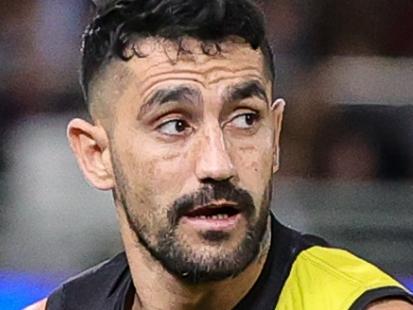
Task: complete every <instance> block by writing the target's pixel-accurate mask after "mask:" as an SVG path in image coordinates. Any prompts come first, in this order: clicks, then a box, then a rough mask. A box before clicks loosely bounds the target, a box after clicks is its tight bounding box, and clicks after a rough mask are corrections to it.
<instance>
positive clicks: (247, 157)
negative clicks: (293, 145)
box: [231, 136, 273, 200]
mask: <svg viewBox="0 0 413 310" xmlns="http://www.w3.org/2000/svg"><path fill="white" fill-rule="evenodd" d="M231 152H232V154H234V155H233V157H232V158H233V160H234V164H235V166H236V169H237V173H238V176H239V179H240V186H241V187H244V188H245V189H247V190H248V191H250V192H251V193H252V194H253V195H254V196H255V197H254V200H256V199H257V198H259V199H261V197H262V194H263V193H264V191H265V189H266V187H267V185H268V182H269V181H270V178H271V176H272V164H273V143H272V139H271V136H268V137H263V136H261V137H257V138H256V139H251V141H244V142H242V143H233V144H232V148H231Z"/></svg>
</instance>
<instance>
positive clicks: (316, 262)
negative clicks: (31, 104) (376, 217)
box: [33, 0, 413, 310]
mask: <svg viewBox="0 0 413 310" xmlns="http://www.w3.org/2000/svg"><path fill="white" fill-rule="evenodd" d="M273 80H274V70H273V63H272V56H271V51H270V49H269V47H268V42H267V40H266V38H265V34H264V27H263V19H262V15H261V13H260V12H259V10H258V9H257V8H256V6H255V5H254V4H253V3H252V2H250V1H249V0H211V1H199V0H198V1H197V0H165V1H161V0H136V1H134V0H129V1H126V0H125V1H106V2H105V3H98V15H97V16H96V18H95V19H94V20H93V22H92V23H91V25H90V26H89V28H88V30H87V31H86V33H85V36H84V45H83V63H82V86H83V90H84V94H85V98H86V101H87V103H88V105H89V110H90V112H91V115H92V119H93V122H91V123H90V122H87V121H85V120H81V119H74V120H73V121H71V122H70V124H69V126H68V137H69V140H70V144H71V147H72V149H73V151H74V153H75V155H76V157H77V159H78V163H79V165H80V168H81V169H82V171H83V173H84V174H85V176H86V178H87V179H88V181H89V182H90V183H92V184H93V185H94V186H95V187H96V188H98V189H101V190H112V192H113V195H114V201H115V205H116V210H117V215H118V220H119V224H120V231H121V236H122V239H123V243H124V247H125V253H126V254H123V253H122V254H119V255H118V256H116V257H115V258H113V259H112V260H109V261H107V262H104V263H103V264H101V265H99V266H97V267H95V268H93V269H91V270H88V271H86V272H85V273H83V274H81V275H79V276H77V277H75V278H73V279H71V280H69V281H68V282H66V283H65V284H63V285H62V286H61V287H60V288H58V289H57V290H56V291H55V292H54V293H52V294H51V295H50V296H49V297H48V299H46V300H43V301H42V302H40V303H38V304H36V305H34V306H33V308H34V309H44V308H47V309H51V310H54V309H275V308H277V309H332V310H334V309H349V308H351V309H365V308H367V307H369V309H413V306H412V304H411V302H412V300H413V299H412V298H411V296H410V295H409V293H408V292H407V290H406V289H405V288H403V287H402V286H401V285H400V284H399V283H397V282H396V281H395V280H393V279H392V278H391V277H389V276H388V275H386V274H385V273H383V272H381V271H380V270H379V269H377V268H376V267H374V266H372V265H370V264H369V263H367V262H365V261H363V260H361V259H359V258H357V257H355V256H353V255H352V254H350V253H348V252H346V251H343V250H339V249H333V248H329V247H328V246H327V245H326V244H325V242H324V241H322V240H321V239H319V238H317V237H313V236H308V235H302V234H300V233H298V232H295V231H293V230H291V229H288V228H286V227H284V226H282V225H281V224H279V223H278V222H277V221H276V219H275V218H274V216H273V215H272V214H271V213H270V211H269V205H270V200H271V188H272V175H273V173H274V172H276V171H277V170H278V167H279V164H278V158H279V135H280V131H281V121H282V113H283V109H284V101H283V100H281V99H278V100H272V98H273V89H272V85H273Z"/></svg>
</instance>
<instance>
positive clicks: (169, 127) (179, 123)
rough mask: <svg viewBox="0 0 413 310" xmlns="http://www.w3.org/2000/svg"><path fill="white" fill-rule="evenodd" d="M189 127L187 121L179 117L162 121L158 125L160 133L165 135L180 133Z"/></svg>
mask: <svg viewBox="0 0 413 310" xmlns="http://www.w3.org/2000/svg"><path fill="white" fill-rule="evenodd" d="M188 128H189V125H188V123H187V122H185V121H183V120H179V119H174V120H170V121H167V122H165V123H163V124H162V125H161V126H159V127H158V130H159V131H160V132H161V133H164V134H167V135H171V136H173V135H181V134H182V133H183V132H185V130H187V129H188Z"/></svg>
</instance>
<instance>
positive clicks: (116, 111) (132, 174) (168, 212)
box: [108, 38, 280, 283]
mask: <svg viewBox="0 0 413 310" xmlns="http://www.w3.org/2000/svg"><path fill="white" fill-rule="evenodd" d="M185 45H186V48H185V49H186V50H189V51H190V53H180V56H179V57H177V49H176V46H174V45H173V44H172V43H171V42H170V41H165V40H160V39H153V38H152V39H145V40H141V41H139V44H138V45H137V48H138V49H139V52H140V53H143V54H145V57H133V58H132V59H131V60H130V61H128V62H122V63H121V64H118V65H119V66H121V67H122V68H123V69H122V70H123V71H124V72H123V74H124V76H123V78H122V82H120V84H119V85H115V86H113V93H116V94H117V98H116V99H115V100H114V102H113V103H111V106H112V107H113V108H112V111H113V115H114V116H113V120H112V126H111V127H112V128H111V129H110V134H109V136H110V150H111V159H112V164H113V169H114V174H115V179H116V186H115V193H116V197H117V198H118V200H119V202H121V204H122V206H123V208H124V209H125V211H126V214H127V219H128V224H129V226H130V229H132V231H133V232H134V233H135V234H136V236H137V240H139V242H141V244H143V245H144V246H145V247H146V248H147V250H149V252H150V253H151V254H152V256H153V257H154V258H156V259H157V260H159V261H160V262H161V264H162V265H163V266H164V267H165V268H166V269H167V270H168V271H169V272H171V273H173V274H175V275H178V276H180V277H181V278H183V279H185V280H187V281H188V282H192V283H197V282H205V281H212V280H220V279H224V278H226V277H229V276H234V275H237V274H238V273H240V272H241V271H242V270H244V269H245V268H246V267H247V266H248V265H249V264H250V263H251V262H252V261H253V260H254V259H255V258H256V257H257V255H258V253H259V250H260V245H261V243H262V240H263V236H264V233H265V231H266V228H267V222H268V208H269V200H270V195H271V176H272V167H273V158H274V150H275V148H276V143H277V142H278V141H276V140H277V138H276V132H277V131H278V128H276V127H277V125H276V122H275V121H274V120H275V119H276V117H275V116H274V113H275V112H274V111H273V110H271V108H270V107H271V102H270V101H269V100H270V99H271V81H270V80H269V79H268V78H267V75H266V74H265V72H264V70H265V64H264V59H263V56H262V53H261V52H260V51H254V50H253V49H251V47H250V46H249V45H248V44H246V43H240V42H235V41H230V40H228V41H225V42H224V43H222V44H221V48H222V53H219V54H216V55H207V54H205V53H204V52H203V51H202V49H201V46H200V43H199V42H198V41H196V40H193V39H186V41H185ZM112 69H113V70H119V68H117V66H114V67H113V68H112ZM108 72H110V68H109V69H108ZM113 74H116V72H114V73H113ZM111 87H112V86H109V88H108V89H111ZM278 117H279V118H280V116H278Z"/></svg>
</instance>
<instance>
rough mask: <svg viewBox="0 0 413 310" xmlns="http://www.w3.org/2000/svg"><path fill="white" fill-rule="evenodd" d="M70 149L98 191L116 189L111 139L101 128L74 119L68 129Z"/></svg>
mask: <svg viewBox="0 0 413 310" xmlns="http://www.w3.org/2000/svg"><path fill="white" fill-rule="evenodd" d="M67 137H68V139H69V142H70V147H71V148H72V151H73V153H74V154H75V156H76V159H77V162H78V164H79V166H80V169H81V170H82V172H83V174H84V176H85V177H86V179H87V180H88V181H89V182H90V183H91V184H92V185H93V186H94V187H96V188H97V189H101V190H110V189H112V188H113V187H114V184H115V183H114V175H113V169H112V163H111V158H110V150H109V139H108V136H107V133H106V131H105V130H104V129H103V127H101V126H97V125H92V124H90V123H88V122H86V121H84V120H81V119H73V120H72V121H71V122H70V123H69V125H68V127H67Z"/></svg>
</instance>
